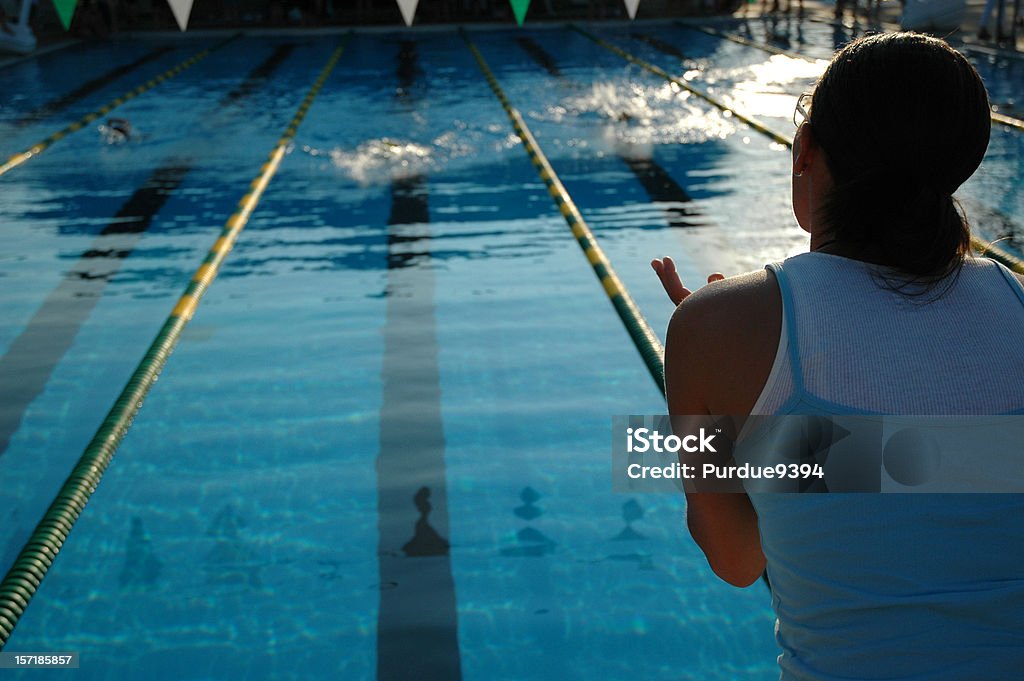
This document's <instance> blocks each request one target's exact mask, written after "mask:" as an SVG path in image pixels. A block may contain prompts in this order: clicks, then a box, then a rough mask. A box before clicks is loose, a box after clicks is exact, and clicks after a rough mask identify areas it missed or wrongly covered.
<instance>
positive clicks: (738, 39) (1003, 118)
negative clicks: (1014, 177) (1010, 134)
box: [675, 21, 1024, 130]
mask: <svg viewBox="0 0 1024 681" xmlns="http://www.w3.org/2000/svg"><path fill="white" fill-rule="evenodd" d="M675 24H676V25H677V26H679V27H681V28H688V29H690V30H691V31H698V32H700V33H706V34H707V35H710V36H713V37H715V38H720V39H722V40H731V41H732V42H734V43H738V44H740V45H746V46H747V47H753V48H755V49H758V50H763V51H765V52H768V53H770V54H781V55H785V56H787V57H789V58H791V59H801V60H803V61H806V62H810V63H812V64H813V63H815V62H816V61H828V60H827V59H826V60H816V59H813V58H811V57H808V56H805V55H802V54H799V53H797V52H790V51H789V50H783V49H782V48H779V47H775V46H774V45H769V44H767V43H760V42H756V41H754V40H749V39H747V38H744V37H743V36H741V35H736V34H734V33H726V32H724V31H719V30H718V29H716V28H712V27H710V26H699V25H693V24H687V23H685V22H682V21H677V22H675ZM965 47H966V45H965ZM992 120H993V121H994V122H995V123H999V124H1000V125H1003V126H1006V127H1008V128H1015V129H1017V130H1024V120H1021V119H1019V118H1014V117H1013V116H1007V115H1006V114H1001V113H999V112H997V111H992Z"/></svg>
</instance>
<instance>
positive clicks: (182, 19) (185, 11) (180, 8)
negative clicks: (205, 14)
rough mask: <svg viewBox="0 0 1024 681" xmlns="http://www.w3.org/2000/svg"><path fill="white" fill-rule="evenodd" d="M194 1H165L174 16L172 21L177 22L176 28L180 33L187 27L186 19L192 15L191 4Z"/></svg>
mask: <svg viewBox="0 0 1024 681" xmlns="http://www.w3.org/2000/svg"><path fill="white" fill-rule="evenodd" d="M193 1H194V0H167V4H168V5H170V6H171V12H172V13H173V14H174V20H175V21H177V22H178V28H180V29H181V30H182V31H184V30H185V27H186V26H188V18H189V16H190V15H191V14H192V2H193Z"/></svg>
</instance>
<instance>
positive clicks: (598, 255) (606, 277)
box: [459, 28, 665, 393]
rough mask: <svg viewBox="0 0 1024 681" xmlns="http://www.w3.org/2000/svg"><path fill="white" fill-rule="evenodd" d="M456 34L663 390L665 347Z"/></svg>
mask: <svg viewBox="0 0 1024 681" xmlns="http://www.w3.org/2000/svg"><path fill="white" fill-rule="evenodd" d="M459 33H460V34H461V35H462V39H463V40H465V41H466V45H467V46H468V47H469V50H470V51H471V52H472V53H473V57H474V58H475V59H476V62H477V64H478V65H479V66H480V70H481V71H482V72H483V74H484V76H485V77H486V78H487V83H488V84H489V85H490V86H491V90H493V91H494V94H495V95H496V96H497V97H498V101H499V102H501V106H502V108H504V109H505V113H506V114H508V117H509V120H510V121H511V122H512V127H513V129H515V132H516V135H518V136H519V139H520V140H522V143H523V148H524V149H525V150H526V153H527V154H528V155H529V157H530V161H532V162H533V165H534V167H535V168H536V169H537V173H538V174H539V175H540V179H541V180H543V182H544V185H545V186H546V187H547V188H548V193H549V194H551V198H552V199H554V201H555V205H556V206H558V211H559V212H560V213H561V214H562V217H563V218H565V221H566V223H567V224H568V225H569V229H570V230H572V234H573V236H574V237H576V243H577V244H579V247H580V248H581V249H583V254H584V255H585V256H586V257H587V261H588V262H589V263H590V266H591V268H593V270H594V274H596V275H597V278H598V279H599V280H600V281H601V286H603V287H604V292H605V294H606V295H607V296H608V299H609V300H610V301H611V303H612V305H613V306H614V307H615V311H616V312H618V314H619V318H620V319H622V323H623V324H624V325H625V327H626V331H627V332H628V333H629V336H630V338H631V339H632V340H633V344H634V345H636V349H637V350H639V352H640V356H641V357H642V358H643V360H644V364H645V365H646V366H647V370H648V371H649V372H650V373H651V377H652V378H653V379H654V382H655V383H656V384H657V385H658V389H659V390H661V391H662V393H664V391H665V361H664V355H665V349H664V348H663V347H662V345H661V341H660V340H658V336H657V335H655V333H654V331H653V330H652V329H651V325H650V324H648V323H647V320H646V319H645V318H644V316H643V313H641V312H640V308H638V307H637V305H636V303H635V302H634V301H633V298H632V297H631V296H630V295H629V291H628V290H626V286H625V285H624V284H623V283H622V281H621V280H620V279H619V277H618V275H617V274H616V273H615V270H614V269H613V268H612V264H611V262H610V261H609V260H608V257H607V256H606V255H605V254H604V251H602V250H601V247H600V246H599V245H598V243H597V240H596V239H595V238H594V234H593V232H591V231H590V227H589V226H587V223H586V221H584V219H583V215H582V214H581V213H580V211H579V209H577V208H576V204H575V203H573V200H572V197H571V196H569V192H567V191H566V189H565V187H564V186H563V185H562V181H561V180H559V179H558V175H556V174H555V171H554V169H553V168H552V167H551V164H550V163H549V162H548V159H547V157H546V156H544V152H543V151H541V148H540V146H539V145H538V144H537V140H536V139H534V137H533V133H531V132H530V129H529V128H528V127H527V126H526V121H524V120H523V117H522V115H520V113H519V111H518V110H516V109H515V107H513V106H512V104H511V103H510V102H509V101H508V98H507V97H506V96H505V92H504V91H503V90H502V89H501V85H499V84H498V80H497V78H495V77H494V73H493V72H492V71H491V69H490V67H489V66H487V62H486V61H485V60H484V57H483V55H482V54H480V51H479V50H478V49H477V48H476V45H474V44H473V42H472V41H471V40H470V39H469V35H468V34H467V33H466V31H465V30H464V29H462V28H460V29H459Z"/></svg>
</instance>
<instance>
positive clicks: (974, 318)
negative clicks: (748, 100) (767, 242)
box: [652, 33, 1024, 680]
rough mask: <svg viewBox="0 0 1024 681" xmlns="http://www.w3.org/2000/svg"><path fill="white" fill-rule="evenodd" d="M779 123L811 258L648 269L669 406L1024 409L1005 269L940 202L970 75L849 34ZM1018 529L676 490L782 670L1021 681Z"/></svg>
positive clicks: (1018, 292)
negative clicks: (667, 315)
mask: <svg viewBox="0 0 1024 681" xmlns="http://www.w3.org/2000/svg"><path fill="white" fill-rule="evenodd" d="M797 111H798V114H799V118H797V119H795V122H796V123H797V124H798V130H797V134H796V138H795V140H794V144H793V160H792V171H793V179H792V203H793V211H794V214H795V215H796V218H797V221H798V222H799V224H800V226H801V227H802V228H803V229H804V230H806V231H807V232H809V233H810V252H809V253H804V254H801V255H797V256H794V257H792V258H788V259H787V260H785V261H784V262H782V263H776V264H773V265H769V266H768V267H767V268H766V269H765V270H763V271H760V272H755V273H751V274H745V275H741V276H738V277H732V278H729V279H725V278H724V277H722V276H721V275H718V274H715V275H712V276H711V277H709V278H708V285H707V286H706V287H703V288H701V289H700V290H698V291H696V292H694V293H692V294H691V292H690V291H689V290H688V289H686V288H685V287H684V286H683V284H682V282H681V281H680V279H679V276H678V274H677V273H676V270H675V266H674V264H673V263H672V261H671V259H669V258H665V259H663V260H655V261H654V262H653V263H652V266H653V267H654V269H655V271H656V272H657V273H658V275H659V277H660V279H661V281H662V284H663V285H664V287H665V290H666V292H667V293H668V294H669V297H670V298H671V299H672V300H673V302H675V303H676V304H677V305H678V308H677V310H676V312H675V314H674V315H673V317H672V320H671V322H670V324H669V329H668V334H667V339H666V350H665V384H666V394H667V397H668V406H669V412H670V413H671V414H678V415H686V414H721V415H746V414H836V415H838V414H850V413H889V414H910V415H912V414H919V415H936V414H938V415H942V414H965V415H970V414H1011V413H1016V414H1024V343H1022V342H1021V339H1022V338H1024V278H1021V277H1019V276H1017V275H1014V274H1012V273H1011V272H1009V270H1007V269H1006V268H1004V267H1002V266H1001V265H998V264H997V263H994V262H991V261H988V260H984V259H979V258H973V257H970V256H969V253H968V249H969V243H970V232H969V227H968V225H967V222H966V220H965V219H964V217H963V216H962V215H961V213H960V212H959V210H958V207H957V204H956V203H955V201H954V199H953V198H952V194H953V192H954V191H955V190H956V189H957V188H958V187H959V186H960V185H961V184H962V183H963V182H964V181H965V180H967V178H968V177H970V176H971V174H973V172H974V171H975V170H976V169H977V167H978V165H979V164H980V163H981V159H982V157H983V156H984V153H985V149H986V148H987V146H988V139H989V132H990V125H991V118H990V109H989V104H988V95H987V93H986V91H985V88H984V85H983V83H982V81H981V79H980V77H979V76H978V74H977V72H976V71H975V70H974V68H973V67H972V66H971V65H970V64H969V63H968V62H967V60H966V59H964V57H963V56H962V55H960V54H959V53H958V52H956V51H954V50H953V49H951V48H950V47H949V46H948V45H946V43H944V42H943V41H941V40H938V39H935V38H931V37H927V36H923V35H918V34H912V33H896V34H885V35H873V36H868V37H866V38H862V39H860V40H858V41H855V42H853V43H851V44H850V45H848V46H847V47H845V48H844V49H842V50H841V51H840V52H839V53H838V54H836V56H835V57H834V58H833V60H832V62H831V63H830V65H829V66H828V68H827V69H826V71H825V73H824V74H823V75H822V77H821V79H820V80H819V81H818V84H817V86H816V88H815V90H814V93H813V94H812V95H810V96H802V97H801V98H800V100H799V102H798V105H797ZM1022 464H1024V461H1022ZM1022 520H1024V495H1022V494H952V495H933V494H907V495H903V494H805V495H790V494H750V495H747V494H710V493H703V494H701V493H689V494H687V525H688V527H689V530H690V533H691V535H692V536H693V538H694V540H695V541H696V542H697V544H698V545H699V546H700V547H701V549H702V550H703V551H704V553H705V555H706V557H707V559H708V562H709V563H710V565H711V567H712V569H713V570H714V572H715V573H716V574H717V575H718V576H719V577H721V578H722V579H724V580H725V581H727V582H729V583H731V584H734V585H737V586H747V585H749V584H751V583H753V582H755V581H756V580H757V579H758V578H759V577H760V576H761V574H762V573H763V572H764V571H765V569H767V572H768V576H769V578H770V581H771V585H772V605H773V608H774V610H775V612H776V615H777V618H778V621H777V626H776V640H777V642H778V644H779V646H780V648H781V650H782V653H781V655H780V656H779V665H780V667H781V677H782V679H785V680H789V679H800V680H804V679H813V680H823V679H907V678H913V679H958V680H959V679H986V680H993V679H1013V678H1019V674H1020V670H1021V669H1024V617H1022V615H1021V613H1024V530H1022V527H1021V521H1022Z"/></svg>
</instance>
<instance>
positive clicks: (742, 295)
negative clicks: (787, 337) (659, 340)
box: [655, 264, 782, 586]
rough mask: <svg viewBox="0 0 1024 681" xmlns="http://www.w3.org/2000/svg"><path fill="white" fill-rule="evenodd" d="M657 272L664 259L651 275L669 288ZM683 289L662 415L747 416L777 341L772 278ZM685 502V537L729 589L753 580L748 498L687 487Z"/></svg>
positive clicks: (757, 551) (757, 559)
mask: <svg viewBox="0 0 1024 681" xmlns="http://www.w3.org/2000/svg"><path fill="white" fill-rule="evenodd" d="M655 269H656V271H657V270H658V268H657V267H655ZM664 270H665V268H664V264H663V267H662V269H661V271H659V272H658V273H659V276H661V277H662V280H663V282H664V283H666V290H669V286H670V285H671V286H673V288H675V285H674V284H672V282H671V281H669V282H665V273H664ZM681 287H682V285H681V284H679V288H681ZM683 290H684V291H685V289H683ZM686 294H687V295H685V296H683V298H684V299H683V302H682V303H681V304H680V305H679V307H678V308H677V309H676V312H675V314H674V315H673V316H672V320H671V321H670V323H669V328H668V335H667V338H666V344H665V389H666V396H667V398H668V407H669V413H670V414H675V415H689V414H716V415H729V416H745V415H746V414H749V413H750V410H751V408H752V407H753V405H754V402H755V401H756V400H757V397H758V395H759V394H760V392H761V389H762V388H763V386H764V383H765V381H766V380H767V377H768V373H769V372H770V371H771V364H772V361H773V360H774V357H775V352H776V349H777V345H778V334H779V326H780V324H781V314H782V312H781V303H780V302H779V298H778V288H777V286H776V284H775V281H774V278H772V277H770V275H768V274H767V273H766V272H763V271H762V272H755V273H752V274H748V275H743V276H741V277H734V278H731V279H727V280H723V281H719V280H718V279H717V278H715V279H712V280H711V281H710V282H709V285H708V286H707V287H704V288H702V289H700V290H698V291H697V292H695V293H692V294H690V293H689V291H686ZM670 296H671V292H670ZM686 502H687V526H688V528H689V530H690V534H691V536H692V537H693V539H694V541H696V542H697V545H698V546H700V548H701V550H702V551H704V555H705V556H706V557H707V560H708V563H709V564H710V565H711V569H712V570H714V572H715V574H717V575H718V576H719V577H721V578H722V579H723V580H725V581H726V582H729V583H730V584H733V585H735V586H748V585H750V584H752V583H753V582H755V581H757V579H758V578H759V577H760V576H761V574H762V573H763V572H764V568H765V558H764V553H763V552H762V551H761V541H760V535H759V533H758V527H757V515H756V514H755V512H754V508H753V506H752V505H751V503H750V499H749V498H748V497H747V495H746V494H722V493H712V492H691V493H688V494H687V495H686Z"/></svg>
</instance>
